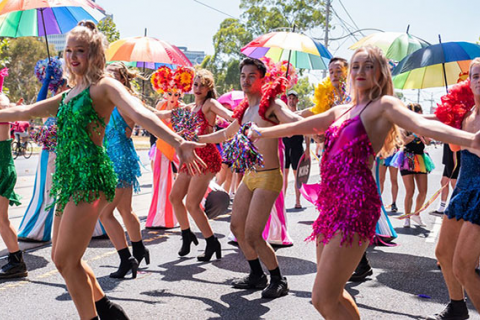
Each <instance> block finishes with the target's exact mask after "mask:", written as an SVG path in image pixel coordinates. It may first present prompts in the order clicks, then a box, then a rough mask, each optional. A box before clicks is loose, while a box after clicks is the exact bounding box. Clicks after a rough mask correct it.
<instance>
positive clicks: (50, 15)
mask: <svg viewBox="0 0 480 320" xmlns="http://www.w3.org/2000/svg"><path fill="white" fill-rule="evenodd" d="M66 2H69V1H66ZM42 16H43V19H42ZM104 17H105V15H104V14H103V13H102V12H100V11H99V10H97V9H94V8H92V7H90V6H88V5H86V6H84V7H78V6H76V7H53V8H42V9H29V10H25V11H15V12H10V13H7V14H4V15H2V16H0V37H13V38H17V37H41V36H45V35H49V34H64V33H67V32H68V31H70V30H72V29H73V28H74V27H75V26H76V25H77V24H78V22H79V21H81V20H92V21H94V22H95V23H98V21H100V20H101V19H103V18H104ZM44 22H45V25H44Z"/></svg>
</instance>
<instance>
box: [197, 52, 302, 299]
mask: <svg viewBox="0 0 480 320" xmlns="http://www.w3.org/2000/svg"><path fill="white" fill-rule="evenodd" d="M266 72H267V68H266V66H265V64H264V63H263V62H262V61H260V60H258V59H252V58H245V59H243V60H242V62H241V63H240V83H241V85H242V89H243V92H244V93H245V96H246V99H245V100H244V101H243V102H242V104H240V105H239V106H238V107H237V108H236V109H235V114H234V118H235V121H234V122H232V124H231V125H230V126H229V127H228V128H226V129H225V130H222V131H219V132H217V133H214V134H212V135H207V136H200V137H199V141H200V142H207V143H218V142H221V141H224V140H228V139H229V138H230V137H233V136H234V135H235V134H236V133H237V132H238V131H239V129H240V127H241V125H243V124H245V123H248V122H254V123H256V124H257V125H258V126H262V127H270V126H274V125H276V124H278V123H282V122H293V121H298V120H300V119H301V117H300V116H298V115H296V114H295V113H293V112H291V111H290V110H289V109H288V108H287V106H286V105H285V104H284V103H283V102H282V101H281V100H279V99H275V97H276V96H277V94H279V93H282V91H283V89H284V88H285V85H286V79H284V78H279V79H277V80H276V81H275V82H273V84H272V85H267V86H266V87H265V88H264V90H263V91H262V86H263V85H264V82H265V74H266ZM282 87H283V88H282ZM278 145H279V143H278V139H266V140H265V141H260V142H258V143H256V147H257V148H258V150H259V151H260V152H261V153H262V154H263V155H264V167H262V168H260V167H258V168H256V171H248V172H246V173H245V175H244V178H243V180H242V182H241V184H240V186H239V188H238V190H237V193H236V194H235V198H234V200H233V208H232V218H231V224H230V229H231V230H232V232H233V234H234V236H235V237H236V239H237V242H238V245H239V246H240V249H241V250H242V252H243V254H244V256H245V258H246V259H247V261H248V264H249V265H250V273H249V275H247V276H246V277H244V278H241V279H236V280H234V281H233V282H232V285H233V287H234V288H238V289H264V288H265V287H266V288H265V289H264V290H263V291H262V297H263V298H269V299H273V298H278V297H280V296H284V295H286V294H287V293H288V283H287V279H286V278H285V277H283V276H282V274H281V271H280V268H279V265H278V261H277V257H276V255H275V251H274V250H273V249H272V247H271V246H270V244H268V243H267V242H266V241H265V240H264V239H263V237H262V233H263V231H264V229H265V225H266V223H267V220H268V218H269V216H270V212H271V211H272V207H273V205H274V203H275V201H276V199H277V197H278V196H279V194H280V192H281V191H282V189H283V177H282V174H281V170H280V160H279V156H278ZM260 260H261V261H262V262H263V263H264V264H265V266H266V267H267V269H268V270H269V272H270V275H271V281H270V284H269V285H268V287H267V282H268V281H267V277H266V275H265V273H264V272H263V269H262V266H261V264H260Z"/></svg>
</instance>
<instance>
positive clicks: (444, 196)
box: [440, 177, 450, 202]
mask: <svg viewBox="0 0 480 320" xmlns="http://www.w3.org/2000/svg"><path fill="white" fill-rule="evenodd" d="M449 180H450V179H449V178H448V177H442V180H440V183H441V185H442V187H443V186H444V185H446V187H445V188H443V190H442V195H441V197H440V199H441V201H442V202H447V199H448V193H449V192H450V188H449V187H448V182H449Z"/></svg>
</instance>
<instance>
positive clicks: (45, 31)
mask: <svg viewBox="0 0 480 320" xmlns="http://www.w3.org/2000/svg"><path fill="white" fill-rule="evenodd" d="M43 10H44V9H43V8H41V9H40V13H41V14H42V24H43V33H44V35H45V42H46V43H47V54H48V63H50V62H51V61H52V59H51V58H50V50H49V49H48V39H47V28H46V27H45V18H44V17H43Z"/></svg>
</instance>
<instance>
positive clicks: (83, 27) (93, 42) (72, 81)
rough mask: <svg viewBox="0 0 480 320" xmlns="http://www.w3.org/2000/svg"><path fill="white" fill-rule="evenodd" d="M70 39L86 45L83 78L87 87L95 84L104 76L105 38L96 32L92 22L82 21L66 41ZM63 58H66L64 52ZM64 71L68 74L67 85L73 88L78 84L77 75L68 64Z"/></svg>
mask: <svg viewBox="0 0 480 320" xmlns="http://www.w3.org/2000/svg"><path fill="white" fill-rule="evenodd" d="M72 37H75V38H76V39H77V40H80V41H84V42H86V43H87V49H88V66H87V71H86V72H85V74H84V75H83V78H84V81H85V83H86V85H87V86H90V85H92V84H96V83H97V82H98V81H100V79H102V78H103V77H104V76H105V64H106V61H107V60H106V57H105V48H106V46H107V40H106V38H105V36H104V35H103V33H101V32H100V31H98V29H97V26H96V25H95V23H94V22H93V21H90V20H83V21H80V22H79V23H78V25H77V26H76V27H75V28H73V29H72V30H71V31H70V33H69V34H68V37H67V41H68V39H69V38H72ZM65 50H66V48H65ZM64 56H66V52H65V53H64ZM66 71H67V73H68V85H69V86H71V87H74V86H75V85H76V84H77V83H78V75H75V74H74V73H73V72H72V70H71V69H70V65H68V64H66Z"/></svg>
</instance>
